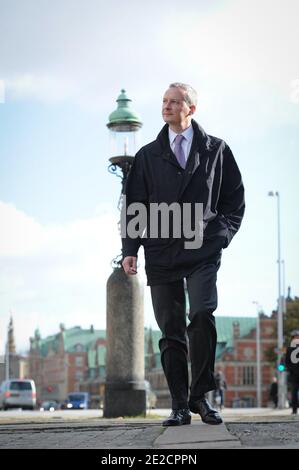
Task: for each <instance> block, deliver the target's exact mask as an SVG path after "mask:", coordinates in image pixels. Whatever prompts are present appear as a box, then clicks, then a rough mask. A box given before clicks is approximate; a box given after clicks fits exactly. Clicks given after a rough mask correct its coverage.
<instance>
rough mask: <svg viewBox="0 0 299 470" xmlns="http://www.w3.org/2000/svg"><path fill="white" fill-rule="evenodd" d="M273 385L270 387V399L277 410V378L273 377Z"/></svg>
mask: <svg viewBox="0 0 299 470" xmlns="http://www.w3.org/2000/svg"><path fill="white" fill-rule="evenodd" d="M272 380H273V381H272V383H271V385H270V392H269V398H270V400H271V401H272V402H273V405H274V408H277V405H278V384H277V378H276V377H273V379H272Z"/></svg>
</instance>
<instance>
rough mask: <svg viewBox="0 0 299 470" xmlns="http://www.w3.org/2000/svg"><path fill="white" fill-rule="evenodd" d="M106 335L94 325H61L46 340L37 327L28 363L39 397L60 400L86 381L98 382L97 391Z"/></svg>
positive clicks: (100, 381) (103, 359) (79, 387)
mask: <svg viewBox="0 0 299 470" xmlns="http://www.w3.org/2000/svg"><path fill="white" fill-rule="evenodd" d="M105 336H106V332H105V330H95V329H94V328H93V326H91V327H90V329H82V328H81V327H80V326H75V327H74V328H70V329H66V328H65V327H64V325H63V324H61V325H60V331H59V333H57V334H56V335H53V336H48V337H47V338H45V339H42V338H41V335H40V332H39V331H38V330H36V331H35V334H34V337H33V338H30V351H29V357H28V363H29V374H30V377H31V378H32V379H33V380H34V381H35V383H36V388H37V398H38V400H39V401H43V400H56V401H58V402H63V401H65V400H66V398H67V395H68V393H70V392H74V391H79V390H81V388H82V385H83V384H85V383H86V382H87V383H89V382H97V384H98V387H97V392H96V393H97V394H99V387H100V384H101V383H103V382H104V375H105V350H106V340H105ZM96 393H95V395H96Z"/></svg>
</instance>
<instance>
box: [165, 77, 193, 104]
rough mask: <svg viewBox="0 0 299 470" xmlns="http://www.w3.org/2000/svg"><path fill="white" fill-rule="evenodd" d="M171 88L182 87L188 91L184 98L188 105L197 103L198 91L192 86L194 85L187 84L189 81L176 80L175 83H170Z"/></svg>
mask: <svg viewBox="0 0 299 470" xmlns="http://www.w3.org/2000/svg"><path fill="white" fill-rule="evenodd" d="M169 88H180V89H181V90H184V91H185V92H186V94H185V98H184V99H185V101H186V103H187V105H188V106H191V105H192V104H194V105H195V106H196V105H197V93H196V91H195V90H194V88H192V86H190V85H187V83H179V82H175V83H171V84H170V85H169Z"/></svg>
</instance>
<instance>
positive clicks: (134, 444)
mask: <svg viewBox="0 0 299 470" xmlns="http://www.w3.org/2000/svg"><path fill="white" fill-rule="evenodd" d="M90 411H91V410H90ZM169 411H170V410H153V411H152V412H151V413H150V415H149V417H148V418H145V419H139V418H138V419H122V418H119V419H103V418H101V417H100V413H99V411H97V410H94V411H93V412H90V413H87V414H85V415H83V414H81V413H80V411H79V412H78V413H76V414H75V413H74V414H73V415H71V414H68V413H67V412H65V413H56V412H54V413H47V414H46V413H40V414H38V413H30V412H24V413H22V412H21V413H19V414H18V413H8V412H7V413H6V412H1V413H0V448H1V449H3V448H6V449H106V450H108V449H156V450H159V449H161V450H162V449H231V448H233V449H243V448H246V447H247V441H246V440H245V446H244V439H243V436H244V435H245V437H246V436H247V435H249V436H253V439H252V440H251V441H250V443H249V442H248V444H249V445H258V442H257V444H256V443H255V442H254V435H255V431H254V430H255V429H256V430H257V429H258V430H262V431H263V434H261V435H262V436H263V438H264V436H265V433H266V435H267V429H269V430H270V429H271V427H272V430H275V431H277V430H278V429H277V427H278V426H279V423H284V424H283V426H284V427H283V428H282V429H283V430H284V431H283V432H284V434H285V435H286V436H287V434H288V432H291V428H292V429H293V435H294V432H296V429H297V427H294V425H296V421H298V417H294V416H291V415H290V410H272V409H253V408H251V409H238V410H237V409H225V410H223V412H222V416H223V418H224V424H222V425H219V426H211V425H208V424H204V423H202V421H201V419H200V417H199V416H198V415H192V424H191V425H190V426H189V425H186V426H179V427H167V428H165V427H163V426H162V420H163V419H164V418H165V416H168V414H169ZM158 418H159V419H158ZM231 423H233V424H234V427H232V425H231ZM242 423H243V424H244V423H248V426H247V427H245V428H242ZM255 423H256V424H258V425H259V427H258V428H257V427H255V428H254V427H252V426H251V427H250V426H249V424H251V425H254V424H255ZM288 423H289V428H290V429H289V430H288ZM261 426H262V427H261ZM263 426H264V427H263ZM227 428H230V430H233V431H235V432H234V433H230V432H229V431H228V429H227ZM239 430H240V431H241V432H239ZM251 430H253V431H254V432H252V431H251ZM250 432H251V434H248V433H250ZM244 433H245V434H244ZM240 439H242V444H243V445H242V444H241V440H240ZM271 442H274V443H275V442H277V440H276V441H273V440H272V441H271ZM282 444H283V445H287V444H288V442H287V441H286V440H285V442H282ZM264 445H268V441H267V442H266V441H265V443H264ZM247 448H248V447H247Z"/></svg>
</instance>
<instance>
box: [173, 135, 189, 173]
mask: <svg viewBox="0 0 299 470" xmlns="http://www.w3.org/2000/svg"><path fill="white" fill-rule="evenodd" d="M184 138H185V137H184V136H183V135H181V134H178V135H177V136H176V138H175V146H174V154H175V156H176V158H177V161H178V162H179V164H180V165H181V167H182V168H185V167H186V160H185V154H184V150H183V147H182V142H183V140H184Z"/></svg>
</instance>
